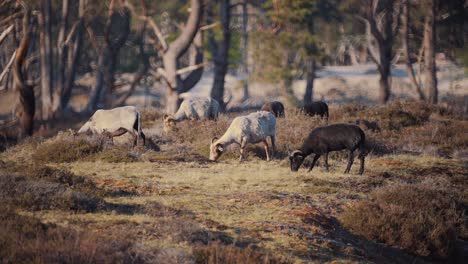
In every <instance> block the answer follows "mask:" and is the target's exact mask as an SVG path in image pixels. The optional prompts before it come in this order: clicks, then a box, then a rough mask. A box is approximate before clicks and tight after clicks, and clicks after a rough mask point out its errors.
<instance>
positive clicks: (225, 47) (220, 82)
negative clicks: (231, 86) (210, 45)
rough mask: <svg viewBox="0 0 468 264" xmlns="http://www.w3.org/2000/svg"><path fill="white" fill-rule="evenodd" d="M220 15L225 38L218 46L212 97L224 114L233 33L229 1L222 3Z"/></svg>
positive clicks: (224, 0) (223, 0)
mask: <svg viewBox="0 0 468 264" xmlns="http://www.w3.org/2000/svg"><path fill="white" fill-rule="evenodd" d="M219 14H220V18H221V25H222V30H223V38H222V39H221V42H220V45H218V50H217V54H216V57H215V58H214V81H213V88H212V89H211V97H213V98H214V99H215V100H216V101H218V102H219V105H220V108H221V111H222V112H224V110H225V108H226V105H225V104H224V82H225V80H224V77H225V76H226V73H227V69H228V64H229V62H228V59H229V53H228V52H229V45H230V42H231V40H230V37H231V33H230V30H229V22H230V20H231V15H230V1H229V0H221V1H220V3H219Z"/></svg>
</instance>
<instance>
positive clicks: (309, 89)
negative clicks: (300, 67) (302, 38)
mask: <svg viewBox="0 0 468 264" xmlns="http://www.w3.org/2000/svg"><path fill="white" fill-rule="evenodd" d="M314 80H315V60H310V61H308V62H307V72H306V90H305V93H304V105H307V104H310V103H312V101H313V99H314V97H313V94H314V93H313V92H314Z"/></svg>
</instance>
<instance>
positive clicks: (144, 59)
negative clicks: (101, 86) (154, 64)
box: [112, 22, 150, 107]
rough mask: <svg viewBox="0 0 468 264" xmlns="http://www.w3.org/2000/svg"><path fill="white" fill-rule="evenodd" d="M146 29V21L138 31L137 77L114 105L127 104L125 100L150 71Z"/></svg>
mask: <svg viewBox="0 0 468 264" xmlns="http://www.w3.org/2000/svg"><path fill="white" fill-rule="evenodd" d="M145 31H146V22H144V24H143V25H142V26H141V28H140V30H139V33H138V39H137V43H136V44H138V49H139V57H140V60H141V64H140V67H139V69H138V71H137V72H136V73H135V77H134V79H133V80H132V84H131V85H130V88H129V90H128V91H126V92H125V93H124V94H123V95H122V96H120V97H119V98H118V99H117V100H115V101H114V102H113V105H112V107H117V106H122V105H124V104H125V101H127V99H128V98H129V97H130V96H131V95H132V93H133V91H134V90H135V88H136V86H137V85H138V83H139V82H140V81H141V79H143V77H144V76H145V74H146V72H147V71H148V69H149V67H150V64H149V60H148V55H147V54H146V52H145V40H144V39H145V37H144V35H145Z"/></svg>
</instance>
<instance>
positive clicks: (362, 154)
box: [359, 149, 366, 175]
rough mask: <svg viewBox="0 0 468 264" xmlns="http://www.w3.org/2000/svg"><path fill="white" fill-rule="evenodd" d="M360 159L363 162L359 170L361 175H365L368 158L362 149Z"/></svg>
mask: <svg viewBox="0 0 468 264" xmlns="http://www.w3.org/2000/svg"><path fill="white" fill-rule="evenodd" d="M359 151H360V152H359V159H360V160H361V164H360V165H361V166H360V168H359V175H362V174H363V173H364V160H365V158H366V153H365V151H363V150H362V149H361V150H359Z"/></svg>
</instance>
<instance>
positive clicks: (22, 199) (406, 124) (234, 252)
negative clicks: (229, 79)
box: [0, 103, 468, 263]
mask: <svg viewBox="0 0 468 264" xmlns="http://www.w3.org/2000/svg"><path fill="white" fill-rule="evenodd" d="M442 110H443V109H440V108H437V107H429V106H425V105H419V104H414V103H409V104H407V103H394V104H391V105H389V106H385V107H362V106H357V105H348V106H345V107H340V108H335V107H332V108H331V110H330V113H331V116H330V123H336V122H354V121H355V120H356V119H362V120H368V121H376V122H377V123H378V125H379V126H380V127H381V131H371V130H369V129H367V128H364V130H365V132H366V135H367V138H368V139H369V143H368V145H369V147H370V148H371V149H372V151H373V154H371V155H370V156H369V157H368V159H367V160H366V162H367V163H366V172H365V173H364V175H362V176H358V175H355V174H353V173H355V171H356V170H357V168H356V167H357V166H356V165H355V166H354V167H353V169H352V174H349V175H344V174H342V171H343V170H344V167H345V165H346V161H345V160H344V158H345V154H344V153H342V152H336V153H334V154H333V155H331V156H330V166H331V171H330V172H325V170H324V168H322V166H320V164H319V166H318V167H317V168H316V169H314V171H313V172H312V173H306V172H305V169H303V168H301V170H300V171H299V173H292V172H291V171H290V170H289V166H288V160H287V159H286V158H285V157H286V153H287V150H288V149H294V148H297V147H298V146H299V145H300V144H301V143H302V140H303V138H304V137H305V136H306V135H307V134H308V133H309V132H310V130H311V129H313V128H314V127H317V126H320V125H322V124H323V123H322V121H321V120H319V119H317V118H311V117H305V116H302V115H300V114H298V113H296V112H295V111H294V110H291V109H287V112H286V116H287V117H286V118H285V119H278V121H277V122H278V126H277V129H278V130H277V141H278V142H277V143H278V152H277V154H276V156H275V159H274V160H273V161H272V162H266V161H265V160H264V158H265V157H264V155H265V154H264V152H263V149H262V148H261V147H260V146H252V145H250V146H249V147H248V158H247V161H246V162H242V163H239V162H238V161H237V159H238V147H237V146H234V147H232V149H230V150H229V151H228V152H227V153H226V154H225V155H223V156H222V157H221V159H220V161H219V162H209V161H207V157H208V147H209V142H210V139H211V137H213V136H218V137H219V136H221V135H222V134H223V133H224V132H225V130H226V129H227V127H228V126H229V124H230V123H231V121H232V119H233V118H234V117H235V116H237V115H239V113H228V114H226V115H222V116H221V117H220V119H219V120H218V121H217V122H214V121H184V122H181V123H180V124H178V128H179V129H178V131H176V132H174V133H172V134H170V135H165V134H163V133H160V131H159V130H158V129H159V128H160V127H161V123H162V120H161V118H160V115H159V113H158V112H156V111H152V110H147V111H144V113H143V119H144V123H145V124H146V125H145V133H147V134H148V135H147V136H148V138H150V139H151V140H152V141H153V142H154V143H156V144H157V145H160V146H161V151H158V152H156V151H154V150H153V149H148V146H146V147H145V148H136V149H133V148H131V147H130V146H128V145H126V144H125V143H124V144H122V143H121V142H119V141H120V140H117V142H116V144H114V145H110V144H108V143H107V142H106V141H105V139H100V138H99V137H89V138H88V137H82V136H79V137H73V135H72V134H70V133H68V132H63V133H60V134H59V135H57V136H55V137H52V138H49V139H42V138H32V139H29V140H26V141H22V142H20V143H19V144H17V145H15V146H12V147H9V148H8V149H7V150H6V151H5V152H3V153H0V160H2V161H0V171H1V173H0V196H1V197H0V198H1V199H2V202H3V204H4V206H9V208H10V209H9V211H8V210H0V211H3V212H2V213H0V219H7V218H8V219H10V220H8V221H10V224H3V226H4V227H0V232H5V234H8V235H7V236H6V237H7V240H2V238H3V237H0V242H1V243H3V244H0V253H1V254H2V255H0V259H2V260H3V259H7V260H11V262H31V259H32V258H34V261H36V262H39V263H40V262H72V261H75V262H104V263H105V262H121V263H126V262H131V261H133V262H138V263H146V262H148V263H155V262H156V263H194V262H195V263H197V262H198V263H278V262H279V263H308V262H333V261H337V262H376V263H384V262H408V261H413V260H414V256H408V255H407V254H406V253H404V252H403V251H401V250H398V249H395V248H393V249H392V248H389V247H388V246H386V245H385V244H387V245H389V246H398V247H401V248H404V249H406V250H407V251H408V252H413V253H414V254H416V255H419V256H426V255H429V256H430V257H439V258H442V257H443V258H447V257H450V255H451V253H453V248H454V247H453V241H455V239H464V240H466V239H468V232H467V228H466V216H465V215H464V213H463V212H464V211H465V212H466V208H467V205H468V192H467V191H466V190H468V183H467V181H466V175H467V174H468V167H467V166H466V164H465V162H464V161H463V160H460V159H457V158H456V157H463V155H464V154H463V153H464V152H466V147H467V142H468V139H467V138H466V135H465V134H466V133H464V131H465V130H467V121H464V120H462V119H460V117H459V116H456V115H453V114H452V113H451V112H449V111H445V112H444V111H442ZM150 125H154V127H153V128H148V126H150ZM69 150H70V153H68V152H67V151H69ZM441 156H442V157H441ZM451 157H455V158H451ZM428 197H429V198H430V199H428ZM90 199H91V200H90ZM93 199H95V200H93ZM89 201H91V202H89ZM7 212H12V213H8V214H7ZM19 218H21V219H19ZM338 219H341V220H342V221H343V222H342V223H344V224H340V222H339V221H338ZM343 219H344V220H343ZM346 219H350V220H348V221H347V222H346ZM23 220H24V221H27V222H30V221H32V222H31V223H32V224H27V225H25V227H24V228H20V227H21V226H22V225H21V224H20V225H18V228H19V229H15V227H14V226H12V225H11V223H13V222H14V221H18V223H22V222H21V221H23ZM349 222H350V223H349ZM5 223H6V222H5ZM353 223H361V224H365V226H369V228H366V230H363V229H362V228H361V229H362V230H361V229H360V227H359V226H358V225H357V224H356V226H354V225H353ZM369 223H370V224H369ZM0 225H2V223H0ZM36 227H37V228H36ZM39 227H40V228H39ZM2 228H3V229H2ZM41 228H42V229H41ZM28 230H33V231H31V232H32V233H31V232H29V231H28ZM41 230H42V231H41ZM347 230H351V231H353V232H355V233H356V234H359V235H360V236H359V237H357V236H355V235H353V234H351V233H349V232H347ZM366 232H367V233H366ZM34 233H36V234H37V235H35V234H34ZM372 240H377V241H382V242H384V243H385V244H376V243H374V242H372ZM11 241H21V243H19V244H18V243H16V244H15V243H12V242H11ZM415 241H422V242H421V243H416V242H415ZM32 244H34V245H35V247H32V246H30V245H32ZM38 244H40V245H38ZM73 247H77V249H76V250H75V251H72V249H73ZM113 247H115V248H117V250H114V251H113V252H109V248H113ZM3 248H6V251H1V249H3ZM55 248H58V250H57V251H53V249H55ZM10 252H13V253H14V254H13V253H12V254H10ZM41 252H43V253H41ZM54 252H58V253H54ZM428 252H429V253H428ZM101 253H102V254H101ZM58 254H59V255H60V256H58ZM105 254H107V256H108V257H107V258H106V257H105V256H106V255H105ZM426 260H430V258H427V259H426ZM450 260H452V259H450ZM416 261H418V260H416Z"/></svg>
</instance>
